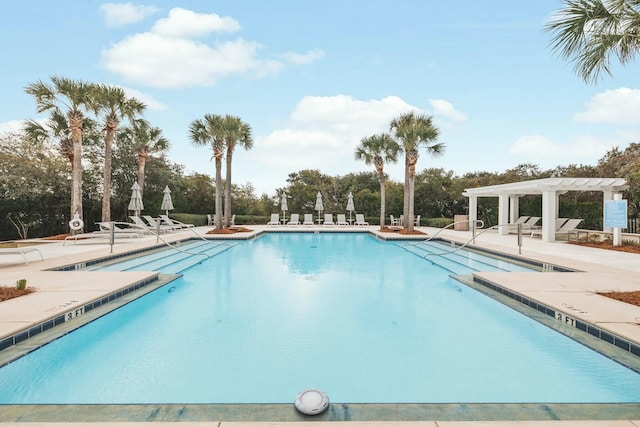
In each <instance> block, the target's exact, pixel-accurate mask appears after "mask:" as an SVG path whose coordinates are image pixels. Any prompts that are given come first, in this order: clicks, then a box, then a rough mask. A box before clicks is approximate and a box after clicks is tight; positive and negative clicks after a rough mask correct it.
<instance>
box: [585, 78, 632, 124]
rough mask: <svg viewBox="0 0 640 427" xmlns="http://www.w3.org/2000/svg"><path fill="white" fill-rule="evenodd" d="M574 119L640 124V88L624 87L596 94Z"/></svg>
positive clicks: (590, 121)
mask: <svg viewBox="0 0 640 427" xmlns="http://www.w3.org/2000/svg"><path fill="white" fill-rule="evenodd" d="M586 107H587V109H586V110H585V111H582V112H579V113H576V114H574V116H573V118H574V120H576V121H578V122H587V123H612V124H631V125H637V124H640V114H638V112H639V111H640V89H629V88H626V87H622V88H618V89H615V90H607V91H605V92H601V93H598V94H596V95H595V96H594V97H593V98H591V99H590V100H589V102H588V103H587V106H586Z"/></svg>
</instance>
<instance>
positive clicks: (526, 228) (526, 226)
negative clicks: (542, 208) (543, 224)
mask: <svg viewBox="0 0 640 427" xmlns="http://www.w3.org/2000/svg"><path fill="white" fill-rule="evenodd" d="M520 218H523V217H520ZM520 218H518V219H520ZM538 221H540V217H539V216H530V217H527V220H526V221H524V222H522V221H521V222H519V223H516V224H509V232H510V233H517V232H518V224H520V226H521V230H522V232H524V233H528V232H530V231H531V230H533V229H534V228H537V227H536V224H538Z"/></svg>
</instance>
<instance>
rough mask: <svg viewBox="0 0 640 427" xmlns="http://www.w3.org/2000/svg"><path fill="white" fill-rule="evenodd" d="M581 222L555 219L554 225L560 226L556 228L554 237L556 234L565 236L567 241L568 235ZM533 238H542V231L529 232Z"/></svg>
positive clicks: (578, 220) (579, 220) (580, 220)
mask: <svg viewBox="0 0 640 427" xmlns="http://www.w3.org/2000/svg"><path fill="white" fill-rule="evenodd" d="M581 222H582V219H566V218H558V219H556V225H557V224H558V223H562V225H561V226H560V227H558V228H556V235H558V234H566V235H567V239H568V238H569V237H568V236H569V233H570V232H571V231H573V230H575V229H576V227H577V226H578V224H580V223H581ZM534 236H542V229H536V230H532V231H531V237H534Z"/></svg>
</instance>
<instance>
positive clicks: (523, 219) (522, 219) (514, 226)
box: [508, 216, 531, 233]
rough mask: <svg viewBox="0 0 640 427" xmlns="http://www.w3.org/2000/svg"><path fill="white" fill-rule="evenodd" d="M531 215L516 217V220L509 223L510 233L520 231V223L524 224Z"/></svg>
mask: <svg viewBox="0 0 640 427" xmlns="http://www.w3.org/2000/svg"><path fill="white" fill-rule="evenodd" d="M529 218H531V217H529V216H520V218H518V219H516V220H515V221H514V222H510V223H509V224H508V227H509V233H514V232H517V231H518V224H524V223H526V222H527V221H528V220H529Z"/></svg>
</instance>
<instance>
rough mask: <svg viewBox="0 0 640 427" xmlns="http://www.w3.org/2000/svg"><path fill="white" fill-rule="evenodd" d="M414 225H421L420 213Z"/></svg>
mask: <svg viewBox="0 0 640 427" xmlns="http://www.w3.org/2000/svg"><path fill="white" fill-rule="evenodd" d="M413 225H415V226H416V227H420V215H418V216H417V217H416V218H415V219H414V221H413Z"/></svg>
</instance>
